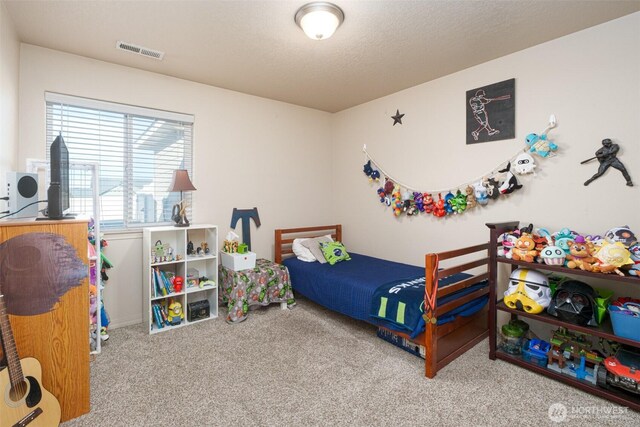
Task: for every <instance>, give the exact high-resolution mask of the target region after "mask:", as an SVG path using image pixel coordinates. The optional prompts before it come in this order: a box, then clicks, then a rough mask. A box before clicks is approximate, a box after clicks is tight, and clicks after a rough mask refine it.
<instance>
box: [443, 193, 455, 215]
mask: <svg viewBox="0 0 640 427" xmlns="http://www.w3.org/2000/svg"><path fill="white" fill-rule="evenodd" d="M454 197H455V196H454V195H453V194H452V193H451V191H449V192H448V193H447V194H446V195H445V196H444V209H445V211H446V212H447V215H449V214H452V213H453V205H452V204H451V200H453V198H454Z"/></svg>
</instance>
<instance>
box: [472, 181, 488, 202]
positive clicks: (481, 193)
mask: <svg viewBox="0 0 640 427" xmlns="http://www.w3.org/2000/svg"><path fill="white" fill-rule="evenodd" d="M473 192H474V196H475V198H476V202H478V204H479V205H482V206H484V205H486V204H487V203H489V197H488V196H487V187H485V186H484V185H482V181H478V182H476V183H475V184H473Z"/></svg>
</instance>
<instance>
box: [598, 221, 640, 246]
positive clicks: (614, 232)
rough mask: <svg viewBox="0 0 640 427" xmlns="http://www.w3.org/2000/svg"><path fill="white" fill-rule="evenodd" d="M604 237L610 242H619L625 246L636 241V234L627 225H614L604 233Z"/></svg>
mask: <svg viewBox="0 0 640 427" xmlns="http://www.w3.org/2000/svg"><path fill="white" fill-rule="evenodd" d="M604 238H605V239H606V240H608V241H609V242H611V243H614V242H620V243H622V244H623V245H625V246H626V247H630V246H631V245H633V244H634V243H636V242H637V241H638V239H637V238H636V235H635V234H634V233H633V231H631V229H630V228H629V226H628V225H623V226H620V227H614V228H612V229H611V230H608V231H607V232H606V233H604Z"/></svg>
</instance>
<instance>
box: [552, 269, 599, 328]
mask: <svg viewBox="0 0 640 427" xmlns="http://www.w3.org/2000/svg"><path fill="white" fill-rule="evenodd" d="M596 297H597V295H596V292H595V291H594V290H593V288H592V287H591V286H589V285H587V284H586V283H584V282H580V281H578V280H567V281H566V282H563V283H562V284H560V286H558V288H557V289H556V291H555V292H554V294H553V298H552V300H551V304H550V305H549V308H548V309H547V312H548V313H549V314H551V315H552V316H556V317H557V318H559V319H562V320H564V321H565V322H571V323H575V324H576V325H583V326H584V325H588V326H598V322H597V320H596V311H597V310H596V302H595V299H596Z"/></svg>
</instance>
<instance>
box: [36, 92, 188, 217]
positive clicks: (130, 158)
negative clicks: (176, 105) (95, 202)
mask: <svg viewBox="0 0 640 427" xmlns="http://www.w3.org/2000/svg"><path fill="white" fill-rule="evenodd" d="M45 100H46V109H47V117H46V121H47V160H48V156H49V146H50V145H51V143H52V142H53V140H54V139H55V137H56V136H57V135H58V133H61V134H62V137H63V138H64V140H65V143H66V145H67V149H68V150H69V161H71V162H79V163H82V162H96V163H98V164H99V166H100V183H99V186H100V191H99V194H100V222H101V227H102V228H103V230H105V229H106V230H109V229H111V230H114V229H129V228H140V227H145V226H149V225H157V224H163V223H168V222H170V221H171V209H172V207H173V205H174V204H176V203H177V202H179V201H180V194H179V193H169V192H168V191H167V190H168V189H169V185H170V183H171V177H172V174H173V171H174V170H175V169H187V170H188V171H189V175H190V176H191V178H192V179H193V171H192V166H193V158H192V145H193V116H190V115H187V114H179V113H172V112H167V111H161V110H152V109H146V108H140V107H135V106H129V105H123V104H115V103H109V102H104V101H97V100H92V99H87V98H78V97H71V96H66V95H60V94H55V93H50V92H47V93H46V94H45ZM86 182H87V181H86V180H82V179H78V180H75V179H74V178H73V173H72V174H71V177H70V185H69V192H70V199H71V200H70V205H71V210H72V211H73V206H74V204H76V205H77V206H78V205H79V204H80V203H81V202H82V199H84V198H86V197H89V196H88V195H90V194H91V191H90V190H91V188H86V185H87V184H86ZM183 196H184V198H185V199H187V203H188V205H189V206H190V205H191V200H190V197H191V196H190V193H184V194H183ZM74 201H75V203H74ZM191 216H192V215H191V212H189V213H188V217H191Z"/></svg>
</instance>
